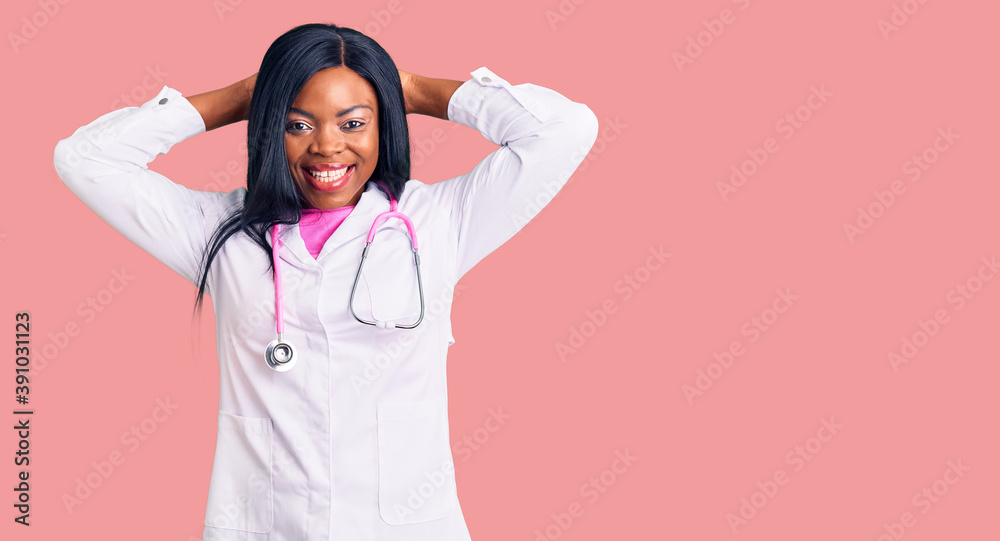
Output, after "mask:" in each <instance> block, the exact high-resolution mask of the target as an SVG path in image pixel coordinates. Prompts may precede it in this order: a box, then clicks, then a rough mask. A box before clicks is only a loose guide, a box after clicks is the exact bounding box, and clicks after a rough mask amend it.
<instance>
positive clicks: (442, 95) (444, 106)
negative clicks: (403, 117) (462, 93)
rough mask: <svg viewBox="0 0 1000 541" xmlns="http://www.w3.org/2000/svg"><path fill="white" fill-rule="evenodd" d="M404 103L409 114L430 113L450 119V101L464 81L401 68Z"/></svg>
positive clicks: (400, 75) (436, 116)
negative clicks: (438, 77)
mask: <svg viewBox="0 0 1000 541" xmlns="http://www.w3.org/2000/svg"><path fill="white" fill-rule="evenodd" d="M396 70H397V71H398V72H399V82H400V83H401V85H402V87H403V104H404V105H405V107H406V113H407V114H417V115H428V116H432V117H435V118H440V119H442V120H448V101H449V100H450V99H451V95H452V94H454V93H455V91H456V90H458V87H460V86H462V81H456V80H453V79H434V78H431V77H424V76H421V75H417V74H415V73H410V72H408V71H403V70H401V69H399V68H397V69H396Z"/></svg>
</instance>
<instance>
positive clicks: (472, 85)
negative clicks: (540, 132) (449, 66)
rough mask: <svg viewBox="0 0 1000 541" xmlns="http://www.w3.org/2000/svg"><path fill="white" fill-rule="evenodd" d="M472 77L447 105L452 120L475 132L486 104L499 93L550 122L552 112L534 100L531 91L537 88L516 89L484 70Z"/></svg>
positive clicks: (534, 115) (519, 87)
mask: <svg viewBox="0 0 1000 541" xmlns="http://www.w3.org/2000/svg"><path fill="white" fill-rule="evenodd" d="M470 75H472V78H471V79H469V80H467V81H466V82H465V83H463V84H462V86H460V87H459V88H458V89H457V90H455V93H454V94H452V96H451V100H449V101H448V119H449V120H452V121H454V122H458V123H460V124H463V125H465V126H469V127H470V128H476V118H477V117H478V116H479V112H480V111H481V110H482V108H483V107H484V103H485V102H486V101H487V100H488V99H490V98H491V97H493V96H495V95H496V94H497V93H498V92H499V93H502V94H506V95H507V96H509V97H512V98H513V99H514V100H515V101H516V102H517V103H518V104H519V105H520V106H521V107H523V108H524V109H525V110H527V111H528V112H529V113H531V115H532V116H533V117H535V118H536V119H538V120H539V121H541V122H547V121H548V120H549V119H550V118H551V116H552V111H551V110H550V109H549V108H548V107H547V106H546V105H545V104H544V103H542V102H540V101H538V100H537V99H534V97H533V96H532V93H531V90H530V89H531V88H532V87H533V86H534V85H530V84H524V85H518V86H513V85H511V84H510V83H508V82H507V81H506V80H504V79H503V78H502V77H500V76H499V75H497V74H495V73H493V72H492V71H490V69H489V68H487V67H485V66H483V67H480V68H479V69H477V70H475V71H473V72H471V73H470Z"/></svg>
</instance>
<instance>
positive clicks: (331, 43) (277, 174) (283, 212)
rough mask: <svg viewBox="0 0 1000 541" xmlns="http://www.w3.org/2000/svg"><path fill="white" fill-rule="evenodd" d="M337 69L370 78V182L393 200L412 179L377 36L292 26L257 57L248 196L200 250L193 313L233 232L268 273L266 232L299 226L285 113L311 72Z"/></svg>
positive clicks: (394, 75) (390, 68)
mask: <svg viewBox="0 0 1000 541" xmlns="http://www.w3.org/2000/svg"><path fill="white" fill-rule="evenodd" d="M339 66H346V67H347V68H349V69H350V70H352V71H354V72H355V73H357V74H358V75H360V76H361V77H362V78H364V79H365V80H366V81H368V83H369V84H371V85H372V87H374V89H375V96H376V98H377V99H378V130H379V140H378V161H377V162H376V164H375V171H373V172H372V176H371V178H370V179H369V182H372V181H373V180H380V181H381V183H382V184H384V186H385V187H384V188H383V187H382V186H379V188H380V189H382V190H383V191H386V190H388V192H389V193H391V194H392V196H393V197H395V198H396V199H399V198H400V196H401V195H402V192H403V185H404V184H405V183H406V181H407V180H408V179H409V178H410V135H409V131H408V128H407V124H406V107H405V104H404V102H403V89H402V86H401V83H400V80H399V72H398V71H397V69H396V64H395V63H394V62H393V61H392V58H390V57H389V54H388V53H386V52H385V50H384V49H382V47H381V46H380V45H379V44H378V43H377V42H376V41H375V40H373V39H372V38H370V37H368V36H366V35H364V34H362V33H361V32H358V31H357V30H353V29H351V28H345V27H343V26H336V25H333V24H322V23H311V24H304V25H301V26H297V27H295V28H292V29H291V30H289V31H288V32H285V33H284V34H282V35H281V36H280V37H278V39H276V40H274V43H272V44H271V46H270V47H269V48H268V49H267V52H266V53H264V60H263V61H261V64H260V71H259V72H258V74H257V81H256V83H255V84H254V89H253V96H252V97H251V99H250V112H249V114H248V119H247V120H248V124H247V150H248V159H247V193H246V196H245V197H244V198H243V206H242V208H237V209H236V210H235V211H233V212H232V214H230V215H229V216H228V217H226V219H224V220H223V221H222V223H221V224H219V227H218V229H216V230H215V234H214V235H213V236H212V239H211V241H210V242H209V245H208V249H206V250H205V253H204V255H203V257H202V265H203V266H202V271H201V274H200V276H199V280H198V281H199V285H198V297H197V299H196V300H195V312H198V313H200V309H201V306H202V300H203V298H204V295H205V286H206V284H207V280H208V270H209V268H210V267H211V266H212V262H213V261H214V260H215V257H216V256H217V255H218V253H219V251H220V250H221V249H222V245H223V244H224V243H225V242H226V241H227V240H229V238H230V237H232V236H233V235H235V234H237V233H240V232H242V233H245V234H246V235H247V236H248V237H250V238H251V239H252V240H253V241H254V242H255V243H257V244H258V245H259V246H260V248H261V250H263V251H264V254H265V256H266V257H267V260H268V269H269V270H270V271H271V272H272V276H273V272H274V262H273V261H272V260H271V246H270V245H269V244H268V243H267V239H266V237H265V234H266V233H267V231H268V230H269V229H270V228H271V226H272V225H273V224H275V223H278V224H296V223H298V222H299V219H300V217H301V210H302V208H303V207H304V206H305V205H306V200H305V198H304V197H303V196H302V194H301V193H299V190H298V188H297V187H296V186H295V181H294V180H293V179H292V175H291V173H290V172H289V169H288V158H287V156H286V154H285V122H286V117H287V115H288V111H289V109H290V108H291V107H292V103H293V102H294V101H295V98H296V96H298V94H299V91H300V90H301V89H302V87H303V86H304V85H305V84H306V82H307V81H308V80H309V78H310V77H312V76H313V74H315V73H316V72H317V71H319V70H321V69H326V68H333V67H339Z"/></svg>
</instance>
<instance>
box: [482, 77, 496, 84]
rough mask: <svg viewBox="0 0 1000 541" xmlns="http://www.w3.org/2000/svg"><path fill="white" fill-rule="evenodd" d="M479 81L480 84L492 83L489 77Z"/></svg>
mask: <svg viewBox="0 0 1000 541" xmlns="http://www.w3.org/2000/svg"><path fill="white" fill-rule="evenodd" d="M479 80H480V81H482V82H484V83H492V82H493V79H490V78H489V77H483V78H482V79H479Z"/></svg>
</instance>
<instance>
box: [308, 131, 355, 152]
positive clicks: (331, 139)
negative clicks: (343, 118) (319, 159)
mask: <svg viewBox="0 0 1000 541" xmlns="http://www.w3.org/2000/svg"><path fill="white" fill-rule="evenodd" d="M313 134H314V135H313V138H312V141H310V143H309V152H311V153H313V154H318V155H321V156H333V155H334V154H337V153H338V152H343V150H344V149H345V148H347V141H346V139H345V137H344V134H342V133H341V132H340V130H339V129H338V126H337V125H335V124H334V125H327V126H325V127H322V128H320V129H317V130H315V131H314V132H313Z"/></svg>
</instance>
